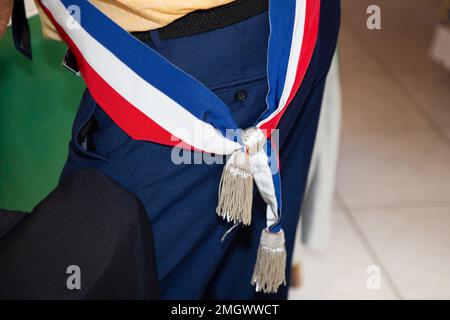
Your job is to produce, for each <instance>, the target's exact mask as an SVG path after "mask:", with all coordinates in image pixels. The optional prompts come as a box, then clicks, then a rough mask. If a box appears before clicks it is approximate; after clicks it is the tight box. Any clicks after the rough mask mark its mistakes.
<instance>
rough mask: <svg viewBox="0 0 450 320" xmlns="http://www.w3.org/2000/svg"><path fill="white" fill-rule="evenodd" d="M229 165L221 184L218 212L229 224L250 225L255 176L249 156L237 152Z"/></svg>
mask: <svg viewBox="0 0 450 320" xmlns="http://www.w3.org/2000/svg"><path fill="white" fill-rule="evenodd" d="M233 156H234V158H233V159H230V163H227V164H226V166H225V168H224V170H223V173H222V178H221V179H220V184H219V203H218V205H217V209H216V212H217V214H218V215H219V216H221V217H222V218H224V219H226V220H227V221H228V222H231V221H232V222H234V223H235V224H236V223H240V222H241V223H243V224H244V225H250V223H251V220H252V201H253V175H252V173H251V171H250V163H249V159H248V155H246V154H245V153H244V152H242V151H237V152H236V153H235V154H234V155H233Z"/></svg>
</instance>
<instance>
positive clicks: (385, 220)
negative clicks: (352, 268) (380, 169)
mask: <svg viewBox="0 0 450 320" xmlns="http://www.w3.org/2000/svg"><path fill="white" fill-rule="evenodd" d="M354 215H355V217H356V220H357V221H358V224H359V225H360V227H361V228H362V230H363V232H364V233H365V235H366V236H367V238H368V240H369V241H370V243H371V245H372V247H374V249H375V251H376V252H377V255H378V256H379V257H380V259H381V261H382V263H383V266H384V267H385V268H386V271H387V272H388V273H389V274H390V275H391V277H392V279H394V282H395V284H396V286H397V288H398V289H399V291H400V292H401V294H402V296H403V297H404V298H406V299H433V298H435V299H444V298H445V299H450V233H449V232H448V227H449V225H450V207H441V208H438V207H435V208H421V209H419V208H416V209H396V210H383V211H361V212H356V213H355V214H354Z"/></svg>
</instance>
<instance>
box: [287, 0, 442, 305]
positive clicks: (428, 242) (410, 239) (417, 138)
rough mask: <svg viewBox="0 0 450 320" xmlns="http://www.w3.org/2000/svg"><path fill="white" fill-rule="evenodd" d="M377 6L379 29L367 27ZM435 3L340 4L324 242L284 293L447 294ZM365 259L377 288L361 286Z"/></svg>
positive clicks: (377, 0) (305, 253)
mask: <svg viewBox="0 0 450 320" xmlns="http://www.w3.org/2000/svg"><path fill="white" fill-rule="evenodd" d="M371 4H378V5H379V6H380V8H381V18H382V29H381V30H378V31H371V30H368V29H367V28H366V26H365V23H366V18H367V15H366V8H367V7H368V6H369V5H371ZM440 4H441V1H440V0H384V1H382V0H342V6H343V21H342V23H343V24H342V33H341V38H340V69H341V78H342V88H343V109H344V110H343V128H342V141H341V153H340V161H339V169H338V178H337V190H336V209H335V212H334V216H333V224H332V231H333V233H332V236H331V241H330V244H329V246H328V247H327V248H325V249H324V250H323V251H316V252H315V251H313V250H311V249H308V248H303V249H302V268H303V270H302V280H303V285H302V287H301V288H300V289H294V290H292V291H291V298H293V299H316V298H323V299H349V298H355V299H421V298H424V299H431V298H437V299H441V298H447V299H449V298H450V232H449V230H450V74H449V73H447V72H445V71H444V70H443V69H441V68H440V67H439V66H437V65H435V64H434V63H433V62H432V61H431V60H430V59H429V57H428V54H429V48H430V45H431V39H432V34H433V28H434V26H435V23H436V16H437V12H438V10H439V7H440ZM369 265H377V266H379V268H380V269H381V279H382V281H381V289H380V290H369V289H368V288H367V286H366V281H367V278H368V277H369V275H368V274H367V273H366V270H367V267H368V266H369Z"/></svg>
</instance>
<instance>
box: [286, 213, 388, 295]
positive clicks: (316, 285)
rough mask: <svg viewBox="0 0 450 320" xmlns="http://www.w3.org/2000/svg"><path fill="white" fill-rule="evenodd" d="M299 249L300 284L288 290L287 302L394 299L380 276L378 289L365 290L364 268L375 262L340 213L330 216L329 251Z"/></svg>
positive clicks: (365, 269) (365, 276)
mask: <svg viewBox="0 0 450 320" xmlns="http://www.w3.org/2000/svg"><path fill="white" fill-rule="evenodd" d="M302 250H303V251H302V255H301V257H302V281H303V284H302V287H301V288H299V289H291V291H290V299H299V300H307V299H394V298H395V296H394V294H393V291H392V290H391V288H390V287H389V284H388V282H386V281H384V280H383V277H382V282H381V288H380V289H378V290H369V289H368V288H367V285H366V281H367V277H368V274H367V273H366V271H367V267H368V266H370V265H373V264H375V262H374V261H373V259H372V258H371V257H370V255H369V254H368V253H367V251H366V248H365V247H364V245H363V244H362V242H361V241H360V239H359V238H358V237H357V235H356V234H355V232H354V231H353V229H352V228H351V226H350V224H349V223H348V222H347V220H346V218H345V216H344V215H343V214H342V213H341V212H339V211H336V213H335V214H334V216H333V224H332V235H331V241H330V245H329V247H328V248H326V249H325V250H324V251H323V252H322V251H321V252H317V251H311V250H308V249H305V248H303V249H302ZM381 274H383V272H382V273H381Z"/></svg>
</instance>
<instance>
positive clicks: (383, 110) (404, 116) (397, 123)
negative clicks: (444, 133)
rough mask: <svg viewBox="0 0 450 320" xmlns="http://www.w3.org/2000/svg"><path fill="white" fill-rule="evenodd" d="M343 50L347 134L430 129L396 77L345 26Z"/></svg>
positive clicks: (342, 74)
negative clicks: (399, 87) (391, 75)
mask: <svg viewBox="0 0 450 320" xmlns="http://www.w3.org/2000/svg"><path fill="white" fill-rule="evenodd" d="M340 50H341V51H340V63H341V65H340V70H341V78H342V98H343V126H342V128H343V133H344V134H345V135H350V136H351V135H355V134H358V133H361V132H369V131H370V132H371V131H375V132H376V131H385V130H414V129H418V128H425V127H428V124H427V123H426V121H424V120H423V118H422V116H421V114H420V113H419V112H418V111H417V110H416V109H415V108H414V107H413V106H412V105H411V102H410V100H409V99H408V98H407V97H405V95H404V94H403V93H402V92H401V91H400V90H399V89H398V87H397V85H396V83H395V82H394V81H393V80H392V78H391V77H390V76H389V75H388V74H386V72H385V70H383V69H382V68H380V65H379V63H377V61H375V60H374V59H372V58H371V55H370V53H369V52H368V51H366V50H365V49H364V48H363V47H362V46H361V45H360V44H359V42H358V40H357V39H356V38H355V37H354V36H353V35H352V32H351V31H350V30H349V29H348V28H346V27H345V26H344V27H343V31H342V34H341V40H340Z"/></svg>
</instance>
